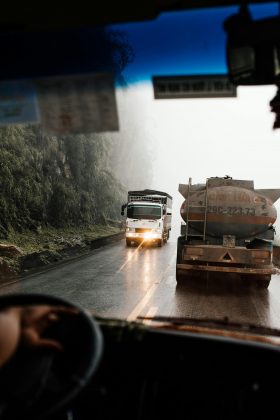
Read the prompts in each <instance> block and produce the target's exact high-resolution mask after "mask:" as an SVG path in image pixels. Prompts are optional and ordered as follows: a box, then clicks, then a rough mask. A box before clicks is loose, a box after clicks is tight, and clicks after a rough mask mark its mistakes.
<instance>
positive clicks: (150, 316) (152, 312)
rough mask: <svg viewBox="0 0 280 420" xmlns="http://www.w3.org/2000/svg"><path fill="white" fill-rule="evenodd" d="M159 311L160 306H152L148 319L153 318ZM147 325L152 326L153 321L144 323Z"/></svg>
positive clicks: (148, 320) (147, 314)
mask: <svg viewBox="0 0 280 420" xmlns="http://www.w3.org/2000/svg"><path fill="white" fill-rule="evenodd" d="M157 311H158V306H152V307H151V308H150V309H149V310H148V312H147V313H146V315H145V316H146V317H147V318H153V317H154V316H155V314H156V313H157ZM143 322H144V323H145V324H146V325H150V324H151V323H152V322H153V321H152V320H151V319H147V320H146V321H145V320H144V321H143Z"/></svg>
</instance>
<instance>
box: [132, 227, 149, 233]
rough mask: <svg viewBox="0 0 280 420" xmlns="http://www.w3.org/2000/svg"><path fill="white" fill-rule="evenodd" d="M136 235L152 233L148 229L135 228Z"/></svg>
mask: <svg viewBox="0 0 280 420" xmlns="http://www.w3.org/2000/svg"><path fill="white" fill-rule="evenodd" d="M135 232H136V233H144V232H151V229H147V228H135Z"/></svg>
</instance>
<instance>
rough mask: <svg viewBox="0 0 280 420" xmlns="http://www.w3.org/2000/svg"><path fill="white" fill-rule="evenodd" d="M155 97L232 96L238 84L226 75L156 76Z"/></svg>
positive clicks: (234, 95)
mask: <svg viewBox="0 0 280 420" xmlns="http://www.w3.org/2000/svg"><path fill="white" fill-rule="evenodd" d="M153 86H154V97H155V99H177V98H232V97H236V96H237V90H236V86H234V85H233V84H232V83H230V81H229V78H228V76H226V75H203V76H154V77H153Z"/></svg>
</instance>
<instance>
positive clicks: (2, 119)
mask: <svg viewBox="0 0 280 420" xmlns="http://www.w3.org/2000/svg"><path fill="white" fill-rule="evenodd" d="M38 122H39V110H38V104H37V99H36V91H35V88H34V85H33V83H32V81H29V80H15V81H7V82H1V83H0V125H8V124H24V123H38Z"/></svg>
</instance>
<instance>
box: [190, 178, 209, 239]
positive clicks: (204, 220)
mask: <svg viewBox="0 0 280 420" xmlns="http://www.w3.org/2000/svg"><path fill="white" fill-rule="evenodd" d="M188 185H189V189H188V195H187V217H186V240H187V239H188V238H197V239H202V240H203V241H204V242H205V238H206V226H207V205H208V179H207V180H206V184H205V189H202V190H192V188H191V187H192V179H191V178H189V184H188ZM198 192H203V193H204V197H203V204H199V205H198V204H196V205H194V204H192V196H193V195H194V194H197V193H198ZM193 209H194V210H197V209H202V210H203V212H201V214H202V215H203V218H202V219H190V213H191V211H192V210H193ZM189 223H191V224H192V226H193V227H194V229H195V224H200V229H199V230H202V231H203V233H199V232H197V233H195V234H193V233H189ZM201 224H202V229H201ZM195 230H196V229H195Z"/></svg>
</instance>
